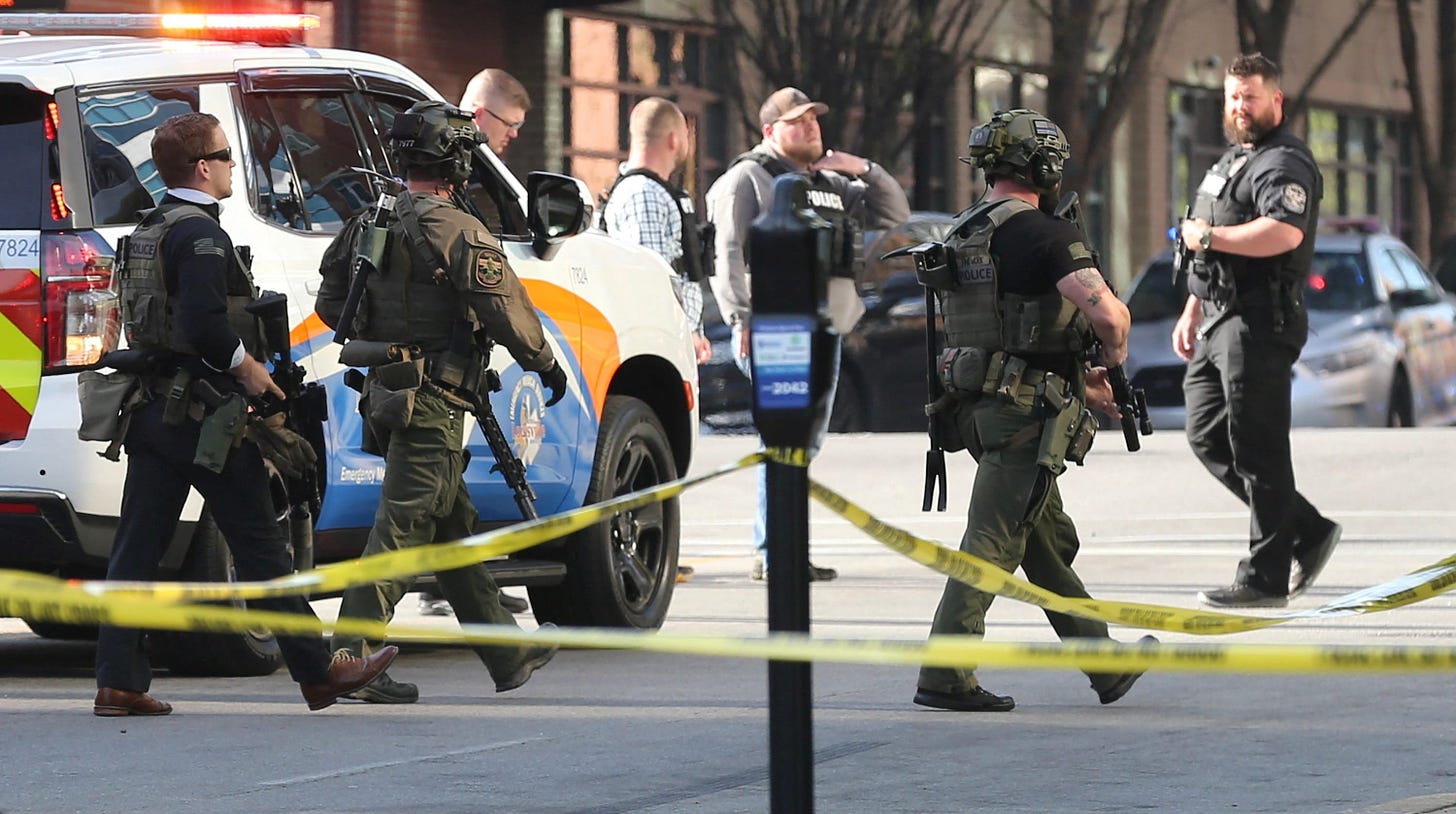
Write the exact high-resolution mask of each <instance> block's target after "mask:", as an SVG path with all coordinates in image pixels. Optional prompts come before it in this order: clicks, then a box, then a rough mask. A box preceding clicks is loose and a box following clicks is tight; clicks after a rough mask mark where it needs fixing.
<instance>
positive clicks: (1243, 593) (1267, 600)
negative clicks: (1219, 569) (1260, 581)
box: [1198, 584, 1289, 608]
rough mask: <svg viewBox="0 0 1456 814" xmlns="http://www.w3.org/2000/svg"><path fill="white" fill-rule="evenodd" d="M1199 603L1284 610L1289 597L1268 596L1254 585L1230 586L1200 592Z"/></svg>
mask: <svg viewBox="0 0 1456 814" xmlns="http://www.w3.org/2000/svg"><path fill="white" fill-rule="evenodd" d="M1198 601H1199V602H1202V603H1203V604H1205V605H1212V606H1213V607H1215V608H1282V607H1284V606H1285V605H1288V604H1289V597H1287V596H1280V595H1278V594H1266V593H1264V592H1263V591H1261V590H1259V589H1258V588H1255V587H1254V586H1252V585H1248V584H1244V585H1230V586H1229V587H1227V588H1215V589H1213V590H1211V591H1199V592H1198Z"/></svg>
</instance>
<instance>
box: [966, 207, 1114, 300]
mask: <svg viewBox="0 0 1456 814" xmlns="http://www.w3.org/2000/svg"><path fill="white" fill-rule="evenodd" d="M991 254H992V255H994V256H995V257H996V272H997V275H998V276H999V278H1000V282H1001V290H1002V291H1003V292H1005V293H1008V294H1020V295H1021V296H1023V297H1035V296H1039V295H1041V294H1045V293H1047V292H1049V291H1053V290H1055V289H1056V287H1057V282H1058V281H1060V280H1061V279H1062V278H1063V277H1065V276H1067V275H1068V274H1071V273H1072V272H1074V271H1077V270H1078V269H1087V268H1096V266H1097V264H1096V262H1095V261H1094V260H1093V258H1092V252H1091V251H1089V250H1088V248H1087V244H1086V241H1085V240H1084V239H1083V238H1082V232H1081V231H1080V230H1079V229H1078V228H1077V227H1076V226H1075V225H1074V224H1072V223H1071V222H1069V221H1065V220H1062V219H1061V218H1058V217H1053V216H1052V215H1048V214H1046V213H1045V212H1041V211H1035V212H1020V213H1017V214H1015V215H1012V216H1011V217H1009V218H1007V219H1006V222H1005V223H1003V224H1001V226H1000V227H998V228H997V229H996V233H995V234H993V235H992V236H991Z"/></svg>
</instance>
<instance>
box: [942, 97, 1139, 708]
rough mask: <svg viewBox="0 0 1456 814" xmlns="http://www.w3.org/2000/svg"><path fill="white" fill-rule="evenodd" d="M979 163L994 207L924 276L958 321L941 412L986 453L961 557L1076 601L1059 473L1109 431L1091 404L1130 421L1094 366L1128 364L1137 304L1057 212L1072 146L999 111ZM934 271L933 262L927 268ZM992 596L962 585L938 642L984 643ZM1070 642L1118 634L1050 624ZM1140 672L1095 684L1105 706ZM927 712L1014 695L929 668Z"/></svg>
mask: <svg viewBox="0 0 1456 814" xmlns="http://www.w3.org/2000/svg"><path fill="white" fill-rule="evenodd" d="M970 153H971V154H970V156H969V158H968V159H964V160H966V161H967V162H968V163H970V164H971V165H972V166H974V167H979V168H981V169H982V170H983V171H984V172H985V176H986V183H987V184H988V185H989V189H988V191H987V194H986V196H985V197H984V198H983V199H982V200H981V201H980V202H979V203H977V204H976V205H974V206H972V207H971V208H970V209H968V210H966V211H964V212H962V213H961V214H960V215H959V216H958V217H957V218H956V221H955V223H954V225H953V226H952V229H951V232H950V234H949V236H948V237H947V238H946V242H945V252H944V258H945V262H944V263H943V264H939V265H937V266H935V267H932V268H926V269H924V270H922V271H921V272H920V274H921V278H922V279H921V281H922V282H923V283H925V284H926V285H928V286H930V287H931V288H932V289H934V291H935V294H936V298H937V301H938V302H939V304H940V309H941V314H942V317H943V319H944V324H945V343H946V347H945V348H944V350H942V351H941V353H940V356H939V364H938V370H939V373H940V377H941V382H942V384H943V385H944V387H945V391H946V393H947V398H946V399H943V400H941V401H938V402H937V404H936V405H934V406H933V408H932V409H936V410H938V412H936V413H935V415H936V420H937V421H939V422H941V426H940V428H939V429H940V435H941V439H942V442H943V443H944V445H945V447H946V449H948V450H957V449H968V450H970V453H971V455H972V456H974V457H975V459H976V462H977V464H978V466H977V467H976V480H975V485H974V487H973V489H972V491H971V505H970V509H969V512H968V522H967V525H966V532H965V535H964V536H963V537H962V538H961V547H960V548H961V551H964V552H966V553H968V554H973V555H975V556H977V557H981V558H983V559H985V560H988V561H990V562H993V563H995V564H996V565H998V566H1000V567H1001V568H1004V569H1006V570H1007V571H1015V570H1016V568H1017V566H1021V567H1022V568H1023V569H1024V570H1025V572H1026V576H1027V579H1029V580H1031V581H1032V582H1033V583H1034V584H1036V585H1039V586H1041V587H1043V588H1046V589H1047V590H1049V591H1053V592H1055V593H1058V594H1061V595H1062V596H1075V597H1085V596H1087V591H1086V589H1084V588H1083V587H1082V580H1081V579H1080V578H1078V576H1077V574H1076V572H1075V571H1073V570H1072V560H1073V558H1074V557H1076V555H1077V548H1078V545H1079V544H1078V541H1077V530H1076V529H1075V528H1074V527H1073V525H1072V520H1071V518H1070V517H1068V516H1067V514H1066V512H1065V511H1063V509H1062V498H1061V494H1060V493H1059V492H1058V490H1057V476H1058V475H1060V474H1061V473H1062V471H1063V470H1065V469H1066V462H1067V461H1072V462H1076V463H1080V462H1081V460H1082V456H1083V455H1084V454H1085V453H1086V451H1087V447H1088V445H1090V443H1091V435H1092V433H1093V432H1094V431H1095V428H1096V423H1095V420H1094V419H1093V418H1092V416H1091V414H1090V413H1089V412H1088V411H1087V409H1086V408H1087V407H1093V408H1096V409H1099V410H1101V411H1102V412H1105V413H1107V414H1108V415H1112V416H1113V417H1116V416H1117V409H1116V407H1115V405H1114V402H1113V397H1112V389H1111V387H1110V386H1109V385H1108V383H1107V370H1106V368H1104V367H1090V368H1089V364H1088V363H1087V362H1086V361H1085V359H1086V358H1087V356H1088V354H1087V350H1088V348H1090V347H1092V345H1093V342H1094V340H1098V341H1100V342H1101V346H1102V350H1101V359H1100V362H1101V363H1102V364H1103V365H1109V366H1111V365H1118V364H1121V363H1122V360H1123V357H1125V356H1126V355H1127V333H1128V328H1129V326H1130V324H1131V322H1130V319H1129V317H1128V312H1127V307H1126V306H1124V305H1123V304H1122V302H1121V301H1120V300H1119V299H1118V298H1117V296H1116V295H1115V294H1113V292H1112V291H1111V290H1110V289H1109V288H1108V286H1107V283H1106V281H1105V280H1104V279H1103V277H1102V272H1101V271H1100V270H1099V269H1098V268H1097V267H1096V265H1095V262H1096V261H1095V259H1094V257H1093V254H1092V252H1091V251H1090V250H1089V249H1088V247H1087V245H1086V243H1085V242H1084V239H1083V237H1082V234H1081V231H1080V229H1078V228H1077V226H1075V225H1074V224H1073V223H1071V222H1069V221H1066V220H1063V219H1061V218H1057V217H1054V216H1053V215H1051V214H1048V213H1049V212H1050V211H1051V210H1052V209H1053V208H1054V205H1055V203H1056V193H1057V189H1058V185H1059V183H1060V182H1061V177H1062V166H1063V163H1064V162H1065V161H1066V160H1067V157H1068V155H1070V148H1069V147H1068V145H1067V139H1066V136H1065V135H1064V134H1063V133H1062V130H1061V128H1059V127H1057V125H1056V124H1055V123H1053V122H1052V121H1051V120H1050V119H1048V118H1047V117H1045V116H1043V115H1041V114H1040V113H1037V112H1036V111H1034V110H1024V109H1023V110H1012V111H1001V112H998V113H996V115H995V116H993V117H992V118H991V120H990V121H989V122H988V123H986V124H984V125H981V126H979V127H977V128H975V129H974V130H972V131H971V142H970ZM927 265H930V264H927ZM992 598H993V594H989V593H985V592H983V591H978V590H975V589H974V588H971V587H969V586H967V585H965V584H964V583H961V582H957V581H956V580H949V581H948V582H947V583H946V587H945V593H944V595H943V596H942V597H941V600H940V607H939V608H938V609H937V610H936V613H935V621H934V623H933V624H932V626H931V633H932V634H935V635H966V634H972V635H980V634H982V633H984V632H985V619H986V609H987V607H989V606H990V604H991V600H992ZM1047 619H1048V620H1049V621H1050V622H1051V624H1052V627H1053V628H1054V629H1055V630H1056V632H1057V635H1058V636H1060V637H1061V638H1063V639H1071V638H1093V639H1106V638H1107V625H1106V624H1104V623H1102V622H1094V621H1092V620H1090V619H1082V618H1079V617H1075V616H1067V615H1064V614H1059V613H1052V612H1050V611H1048V612H1047ZM1139 675H1140V674H1139V673H1124V674H1121V675H1117V674H1112V673H1092V674H1089V677H1090V678H1091V679H1092V689H1094V690H1095V691H1096V692H1097V695H1098V698H1099V699H1100V700H1101V701H1102V703H1104V704H1110V703H1112V702H1113V701H1116V700H1117V699H1119V698H1121V697H1122V696H1123V695H1124V694H1125V693H1126V692H1127V691H1128V689H1129V688H1130V687H1131V686H1132V684H1133V682H1134V681H1136V680H1137V678H1138V676H1139ZM915 703H917V704H920V705H922V706H928V707H938V708H940V709H951V710H964V711H998V712H999V711H1005V710H1009V709H1011V708H1013V707H1014V706H1015V705H1016V704H1015V701H1013V700H1012V699H1011V697H1010V696H1001V695H995V694H993V693H991V692H989V691H988V690H986V689H985V688H983V687H982V686H981V685H980V684H979V682H978V681H977V680H976V674H975V672H974V671H973V670H972V669H970V668H964V667H958V668H950V667H931V666H925V667H922V668H921V670H920V679H919V682H918V686H917V688H916V693H915Z"/></svg>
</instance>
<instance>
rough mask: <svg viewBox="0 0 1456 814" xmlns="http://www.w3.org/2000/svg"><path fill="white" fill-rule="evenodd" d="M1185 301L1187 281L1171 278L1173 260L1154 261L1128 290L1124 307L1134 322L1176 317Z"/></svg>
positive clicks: (1182, 277)
mask: <svg viewBox="0 0 1456 814" xmlns="http://www.w3.org/2000/svg"><path fill="white" fill-rule="evenodd" d="M1186 302H1188V280H1187V276H1186V275H1180V276H1179V278H1178V280H1177V281H1176V282H1175V281H1174V280H1173V262H1172V261H1171V260H1155V261H1153V263H1152V264H1150V265H1149V266H1148V268H1147V270H1146V271H1144V272H1143V274H1142V276H1141V277H1139V278H1138V281H1137V285H1134V286H1133V287H1132V291H1131V292H1129V293H1128V297H1127V310H1128V313H1130V314H1131V315H1132V319H1133V322H1134V323H1137V322H1142V321H1144V320H1159V319H1177V318H1178V315H1179V314H1182V313H1183V305H1184V303H1186Z"/></svg>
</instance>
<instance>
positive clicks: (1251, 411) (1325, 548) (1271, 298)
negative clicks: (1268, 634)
mask: <svg viewBox="0 0 1456 814" xmlns="http://www.w3.org/2000/svg"><path fill="white" fill-rule="evenodd" d="M1223 122H1224V123H1223V127H1224V135H1225V136H1227V137H1228V140H1229V142H1230V143H1231V144H1232V145H1233V146H1232V147H1230V148H1229V149H1228V151H1227V152H1225V153H1224V154H1223V157H1221V158H1220V159H1219V160H1218V163H1217V164H1215V165H1214V166H1213V169H1211V170H1209V171H1208V174H1207V175H1205V176H1204V178H1203V181H1202V183H1200V184H1199V185H1198V194H1197V197H1196V199H1195V201H1194V204H1193V217H1192V218H1190V219H1188V220H1185V221H1183V224H1182V228H1181V235H1182V240H1183V245H1184V246H1186V247H1187V249H1188V250H1189V251H1193V252H1197V254H1196V255H1195V256H1194V261H1193V263H1192V264H1191V265H1192V269H1191V271H1190V273H1189V277H1188V290H1189V297H1188V302H1187V304H1186V306H1185V307H1184V309H1183V315H1182V316H1181V317H1180V318H1179V320H1178V324H1177V325H1176V326H1175V327H1174V328H1173V350H1174V352H1175V353H1177V354H1178V356H1179V357H1181V358H1182V359H1184V360H1186V361H1187V362H1188V372H1187V374H1186V376H1185V378H1184V380H1183V394H1184V399H1185V402H1186V403H1187V405H1188V408H1187V409H1188V419H1187V421H1188V423H1187V433H1188V443H1189V445H1190V446H1192V447H1193V452H1194V454H1196V455H1197V456H1198V459H1199V460H1200V461H1202V462H1203V465H1204V466H1205V467H1207V468H1208V471H1209V472H1211V473H1213V476H1214V477H1215V478H1217V479H1218V480H1219V482H1220V483H1222V484H1223V485H1224V486H1225V487H1226V488H1228V490H1229V491H1231V492H1233V493H1234V495H1235V496H1236V497H1238V498H1239V499H1240V500H1242V501H1243V502H1244V503H1246V504H1247V505H1248V506H1249V508H1250V510H1251V511H1252V513H1253V521H1252V522H1251V523H1250V526H1249V556H1248V557H1247V558H1245V559H1244V560H1243V562H1241V563H1239V568H1238V572H1237V574H1236V575H1235V577H1234V582H1233V584H1232V585H1230V586H1229V587H1227V588H1218V589H1213V590H1208V591H1203V592H1201V593H1199V595H1198V598H1199V599H1200V600H1201V601H1203V602H1204V603H1205V604H1209V605H1213V606H1215V607H1266V608H1277V607H1284V605H1286V604H1287V603H1288V599H1289V597H1291V596H1298V595H1299V594H1300V593H1303V592H1304V590H1305V589H1306V588H1308V587H1309V586H1310V584H1311V583H1313V582H1314V580H1315V578H1316V577H1318V576H1319V573H1320V570H1321V569H1323V568H1324V566H1325V563H1326V562H1327V561H1328V560H1329V558H1330V553H1331V552H1332V551H1333V550H1334V548H1335V545H1336V544H1337V543H1338V542H1339V540H1340V525H1339V524H1338V523H1336V522H1334V521H1332V520H1330V519H1329V518H1327V517H1325V516H1324V515H1322V514H1320V513H1319V511H1318V510H1316V509H1315V508H1314V506H1312V505H1310V502H1309V501H1308V500H1305V499H1304V496H1302V495H1300V494H1299V492H1298V491H1297V490H1296V489H1295V487H1294V465H1293V463H1292V462H1291V461H1290V453H1289V421H1290V411H1289V387H1290V380H1291V378H1292V370H1293V367H1294V360H1295V359H1297V358H1299V352H1300V350H1301V349H1302V348H1303V347H1304V342H1305V339H1306V338H1307V337H1308V335H1309V316H1308V313H1307V312H1306V311H1305V307H1304V285H1305V277H1306V276H1307V275H1308V274H1309V266H1310V260H1311V258H1312V257H1313V256H1314V234H1315V225H1316V224H1317V223H1318V221H1319V202H1320V196H1321V194H1322V192H1323V179H1322V178H1321V176H1320V171H1319V166H1318V165H1317V164H1316V163H1315V160H1314V156H1313V154H1311V153H1310V151H1309V148H1308V147H1307V146H1305V143H1304V142H1303V141H1301V140H1300V139H1299V137H1297V136H1295V135H1294V133H1292V132H1290V130H1289V127H1288V125H1287V124H1286V123H1285V121H1284V93H1283V91H1281V90H1280V89H1279V70H1278V68H1277V67H1275V65H1274V63H1273V62H1270V61H1269V60H1268V59H1266V58H1265V57H1264V56H1263V55H1262V54H1250V55H1246V56H1241V57H1239V58H1238V59H1236V60H1234V61H1233V62H1232V63H1230V64H1229V67H1228V75H1227V76H1226V77H1225V78H1224V114H1223Z"/></svg>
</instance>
